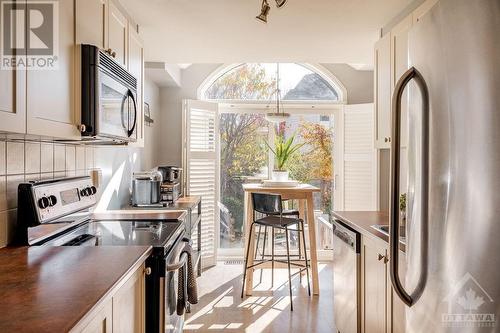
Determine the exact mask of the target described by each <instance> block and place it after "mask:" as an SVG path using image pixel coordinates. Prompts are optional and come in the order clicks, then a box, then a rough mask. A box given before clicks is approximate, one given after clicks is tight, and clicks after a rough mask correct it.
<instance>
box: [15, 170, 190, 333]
mask: <svg viewBox="0 0 500 333" xmlns="http://www.w3.org/2000/svg"><path fill="white" fill-rule="evenodd" d="M96 201H97V189H96V188H95V187H93V185H92V182H91V179H90V177H75V178H64V179H56V180H49V181H39V182H30V183H24V184H20V185H19V188H18V226H17V229H16V236H15V244H16V245H29V246H135V245H150V246H152V247H153V251H152V254H151V256H150V257H149V258H148V259H147V260H146V267H148V269H147V275H146V332H161V333H163V332H180V331H181V330H182V326H183V322H184V318H183V316H181V315H178V314H177V296H178V293H184V295H186V292H187V286H186V285H185V286H184V288H182V287H181V288H179V285H178V279H179V269H180V268H181V267H185V266H186V263H187V254H186V253H184V252H183V249H184V247H185V246H186V243H188V244H189V239H188V238H186V237H185V226H184V224H185V219H186V213H185V212H176V213H173V214H170V215H169V216H171V217H172V218H168V219H161V220H158V219H151V216H146V217H145V218H144V219H142V218H137V216H134V219H125V218H124V219H122V218H118V219H116V216H114V217H113V218H112V219H109V220H107V219H103V218H99V219H96V218H94V217H93V214H92V213H91V209H92V207H93V206H94V205H95V204H96ZM68 264H69V265H70V264H77V263H68ZM183 272H184V274H186V272H187V269H184V270H183ZM184 281H187V276H184Z"/></svg>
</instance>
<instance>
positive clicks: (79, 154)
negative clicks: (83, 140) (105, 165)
mask: <svg viewBox="0 0 500 333" xmlns="http://www.w3.org/2000/svg"><path fill="white" fill-rule="evenodd" d="M83 169H85V147H80V146H79V147H76V170H83Z"/></svg>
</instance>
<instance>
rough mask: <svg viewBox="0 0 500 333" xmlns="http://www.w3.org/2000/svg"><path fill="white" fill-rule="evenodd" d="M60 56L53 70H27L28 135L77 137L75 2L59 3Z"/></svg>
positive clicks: (71, 0) (60, 0) (70, 0)
mask: <svg viewBox="0 0 500 333" xmlns="http://www.w3.org/2000/svg"><path fill="white" fill-rule="evenodd" d="M58 3H59V15H58V16H59V39H58V41H57V42H58V46H59V52H58V53H59V54H58V56H57V66H56V68H53V69H45V70H29V71H27V81H26V86H27V99H26V100H27V117H26V118H27V121H26V127H27V128H26V132H27V133H28V134H35V135H43V136H48V137H58V138H68V139H74V138H79V137H80V132H79V131H78V130H77V126H76V125H77V124H76V121H75V119H76V117H75V113H74V112H75V111H74V110H75V91H74V90H75V40H74V38H75V8H74V0H59V2H58Z"/></svg>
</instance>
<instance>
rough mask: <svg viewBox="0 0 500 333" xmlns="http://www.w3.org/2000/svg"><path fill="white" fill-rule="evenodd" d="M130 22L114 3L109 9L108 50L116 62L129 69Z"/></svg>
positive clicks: (110, 4) (110, 3)
mask: <svg viewBox="0 0 500 333" xmlns="http://www.w3.org/2000/svg"><path fill="white" fill-rule="evenodd" d="M128 24H129V23H128V20H127V17H126V16H125V15H124V14H123V13H122V12H121V11H120V9H119V8H118V7H117V6H116V4H115V3H114V2H113V1H111V0H110V1H109V9H108V49H110V51H111V53H112V54H113V55H114V58H115V60H116V61H117V62H118V63H120V64H121V65H122V66H123V67H127V60H128V59H127V43H128Z"/></svg>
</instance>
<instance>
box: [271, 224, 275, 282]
mask: <svg viewBox="0 0 500 333" xmlns="http://www.w3.org/2000/svg"><path fill="white" fill-rule="evenodd" d="M271 229H272V239H271V288H272V287H274V228H273V227H271Z"/></svg>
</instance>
